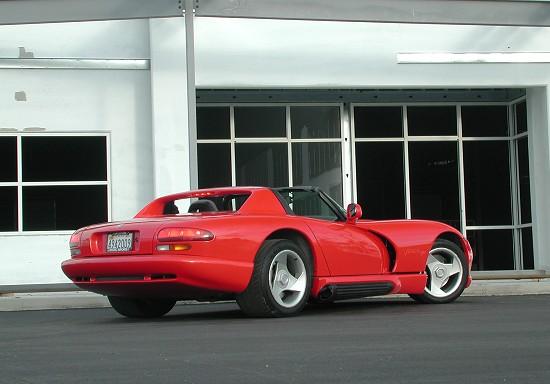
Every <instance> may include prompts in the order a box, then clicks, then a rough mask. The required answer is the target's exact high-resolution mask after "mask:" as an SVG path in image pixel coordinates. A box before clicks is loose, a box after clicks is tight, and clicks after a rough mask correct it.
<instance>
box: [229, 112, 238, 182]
mask: <svg viewBox="0 0 550 384" xmlns="http://www.w3.org/2000/svg"><path fill="white" fill-rule="evenodd" d="M229 140H230V141H229V142H230V145H231V185H232V186H236V185H237V170H236V167H237V163H236V162H235V107H234V106H233V105H230V106H229Z"/></svg>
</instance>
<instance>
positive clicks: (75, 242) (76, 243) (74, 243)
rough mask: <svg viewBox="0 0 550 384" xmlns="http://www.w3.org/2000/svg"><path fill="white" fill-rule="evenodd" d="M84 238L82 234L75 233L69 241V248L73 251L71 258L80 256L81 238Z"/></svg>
mask: <svg viewBox="0 0 550 384" xmlns="http://www.w3.org/2000/svg"><path fill="white" fill-rule="evenodd" d="M81 237H82V232H75V233H73V235H72V236H71V240H69V248H70V249H71V256H76V255H80V249H79V248H80V238H81Z"/></svg>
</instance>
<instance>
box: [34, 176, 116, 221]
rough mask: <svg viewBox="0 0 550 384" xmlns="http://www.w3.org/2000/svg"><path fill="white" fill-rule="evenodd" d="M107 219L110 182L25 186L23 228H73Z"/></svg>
mask: <svg viewBox="0 0 550 384" xmlns="http://www.w3.org/2000/svg"><path fill="white" fill-rule="evenodd" d="M105 221H107V186H106V185H76V186H74V185H73V186H39V187H23V230H25V231H55V230H73V229H77V228H80V227H84V226H86V225H90V224H94V223H101V222H105Z"/></svg>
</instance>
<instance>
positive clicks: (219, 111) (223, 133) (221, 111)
mask: <svg viewBox="0 0 550 384" xmlns="http://www.w3.org/2000/svg"><path fill="white" fill-rule="evenodd" d="M230 136H231V135H230V133H229V107H197V139H199V140H201V139H229V137H230Z"/></svg>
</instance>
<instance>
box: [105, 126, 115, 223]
mask: <svg viewBox="0 0 550 384" xmlns="http://www.w3.org/2000/svg"><path fill="white" fill-rule="evenodd" d="M105 145H106V146H107V148H105V153H106V154H107V159H106V160H107V164H106V166H107V219H108V220H109V221H112V219H113V218H112V215H113V209H112V203H113V196H112V192H113V190H112V188H111V134H108V135H107V136H106V137H105Z"/></svg>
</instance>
